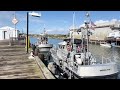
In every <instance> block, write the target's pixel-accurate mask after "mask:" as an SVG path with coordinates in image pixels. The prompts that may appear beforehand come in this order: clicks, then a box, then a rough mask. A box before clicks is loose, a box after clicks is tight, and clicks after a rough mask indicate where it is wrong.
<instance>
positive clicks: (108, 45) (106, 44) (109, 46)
mask: <svg viewBox="0 0 120 90" xmlns="http://www.w3.org/2000/svg"><path fill="white" fill-rule="evenodd" d="M100 46H103V47H108V48H111V47H112V45H111V44H109V43H106V42H104V43H100Z"/></svg>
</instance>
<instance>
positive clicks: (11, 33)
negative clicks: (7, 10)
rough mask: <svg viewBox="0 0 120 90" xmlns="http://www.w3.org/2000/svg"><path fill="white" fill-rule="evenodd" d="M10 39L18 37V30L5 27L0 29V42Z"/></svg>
mask: <svg viewBox="0 0 120 90" xmlns="http://www.w3.org/2000/svg"><path fill="white" fill-rule="evenodd" d="M10 37H13V38H15V37H16V38H17V37H19V30H15V28H12V27H9V26H5V27H1V28H0V40H7V39H10Z"/></svg>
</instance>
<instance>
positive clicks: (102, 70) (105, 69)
mask: <svg viewBox="0 0 120 90" xmlns="http://www.w3.org/2000/svg"><path fill="white" fill-rule="evenodd" d="M108 70H110V69H102V70H100V71H108Z"/></svg>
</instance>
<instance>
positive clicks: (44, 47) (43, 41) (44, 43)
mask: <svg viewBox="0 0 120 90" xmlns="http://www.w3.org/2000/svg"><path fill="white" fill-rule="evenodd" d="M36 46H37V49H38V50H39V52H40V53H44V52H49V51H50V49H51V48H52V47H53V44H49V43H48V37H47V35H46V33H45V31H44V33H43V34H41V37H40V38H38V42H37V45H36Z"/></svg>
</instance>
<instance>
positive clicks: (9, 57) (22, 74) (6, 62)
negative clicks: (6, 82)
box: [0, 45, 45, 79]
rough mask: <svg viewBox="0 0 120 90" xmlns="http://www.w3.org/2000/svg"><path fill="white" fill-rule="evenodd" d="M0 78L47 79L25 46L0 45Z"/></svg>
mask: <svg viewBox="0 0 120 90" xmlns="http://www.w3.org/2000/svg"><path fill="white" fill-rule="evenodd" d="M0 79H45V76H44V75H43V72H42V71H41V69H40V68H39V66H38V65H37V63H36V61H35V60H29V59H28V54H26V52H25V48H24V47H23V46H8V45H0Z"/></svg>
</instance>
